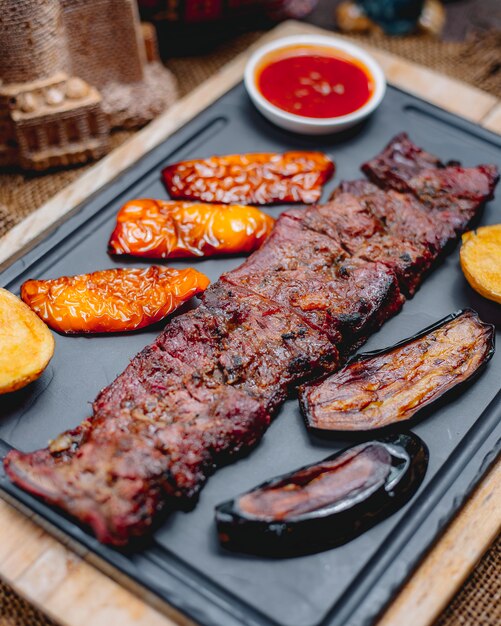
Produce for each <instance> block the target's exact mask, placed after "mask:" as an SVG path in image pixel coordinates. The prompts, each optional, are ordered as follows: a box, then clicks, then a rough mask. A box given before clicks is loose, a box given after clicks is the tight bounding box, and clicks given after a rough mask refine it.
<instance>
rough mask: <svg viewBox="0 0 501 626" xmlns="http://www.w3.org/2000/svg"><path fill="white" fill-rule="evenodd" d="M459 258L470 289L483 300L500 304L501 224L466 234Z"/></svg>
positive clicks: (483, 227)
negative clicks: (482, 297) (486, 299)
mask: <svg viewBox="0 0 501 626" xmlns="http://www.w3.org/2000/svg"><path fill="white" fill-rule="evenodd" d="M460 259H461V269H462V270H463V273H464V275H465V277H466V280H467V281H468V282H469V283H470V286H471V287H472V288H473V289H475V291H478V293H479V294H480V295H482V296H484V298H488V299H489V300H494V302H499V303H501V224H494V225H492V226H482V227H481V228H477V230H472V231H470V232H468V233H465V234H464V235H463V242H462V245H461V253H460Z"/></svg>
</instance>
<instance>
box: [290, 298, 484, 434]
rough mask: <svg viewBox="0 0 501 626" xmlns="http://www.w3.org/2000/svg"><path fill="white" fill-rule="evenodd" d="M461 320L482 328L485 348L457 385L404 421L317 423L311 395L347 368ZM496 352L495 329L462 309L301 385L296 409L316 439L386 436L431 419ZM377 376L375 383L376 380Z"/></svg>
mask: <svg viewBox="0 0 501 626" xmlns="http://www.w3.org/2000/svg"><path fill="white" fill-rule="evenodd" d="M462 316H468V317H469V318H470V319H473V320H474V321H475V323H476V324H477V325H478V327H481V328H483V329H484V330H485V345H484V346H479V350H481V349H483V354H482V359H481V362H480V364H479V365H478V367H477V368H476V369H475V370H474V371H472V372H471V373H470V375H469V376H467V377H466V378H464V379H463V380H461V381H460V382H456V383H455V384H453V385H452V386H450V387H448V388H447V389H445V390H444V391H442V392H441V393H440V395H438V396H437V397H435V398H433V399H432V400H431V401H429V400H428V401H426V402H423V403H421V404H420V405H419V406H417V407H416V408H415V409H413V410H411V411H408V414H407V415H406V416H405V417H404V418H399V419H397V418H395V419H393V420H387V421H386V422H385V423H382V424H381V423H379V424H378V423H368V422H365V424H364V427H361V422H362V419H360V420H359V421H358V420H357V419H356V418H354V419H353V421H352V422H349V420H347V421H346V423H345V424H343V427H340V426H336V427H335V426H334V425H333V424H329V427H327V423H326V421H325V422H324V424H323V426H322V427H320V426H319V420H318V419H317V418H316V416H315V410H316V407H315V404H314V402H312V400H311V397H310V395H311V392H312V391H313V390H314V389H315V388H318V387H319V386H321V385H322V384H324V383H325V381H328V380H329V379H334V378H336V377H339V376H340V375H342V374H343V372H344V371H346V370H347V368H350V366H352V365H353V364H357V365H358V364H362V365H363V366H364V364H368V365H370V362H371V361H374V360H375V359H377V358H378V357H380V356H384V355H386V354H388V353H391V352H392V351H394V350H397V349H398V348H402V347H404V346H407V345H409V344H411V343H413V342H418V341H419V340H420V339H422V338H424V337H425V336H426V335H430V334H432V333H433V332H434V331H436V330H438V329H440V328H442V327H443V326H445V325H447V324H449V323H450V322H452V321H454V320H458V319H459V318H461V317H462ZM494 352H495V328H494V326H493V325H492V324H487V323H485V322H482V321H481V320H480V319H479V316H478V313H477V312H476V311H474V310H472V309H462V310H459V311H456V312H455V313H452V314H450V315H448V316H446V317H444V318H442V319H441V320H439V321H438V322H435V323H434V324H432V325H430V326H428V327H426V328H424V329H423V330H421V331H419V332H418V333H416V334H415V335H413V336H412V337H408V338H406V339H403V340H401V341H399V342H398V343H396V344H394V345H392V346H390V347H388V348H383V349H382V350H374V351H372V352H365V353H363V354H359V355H356V356H354V357H353V358H351V359H350V360H349V361H348V362H347V363H346V365H345V366H344V367H343V368H342V369H341V370H338V372H335V373H334V374H330V375H328V376H324V377H322V378H320V379H319V380H316V381H313V382H311V383H308V384H306V385H302V386H301V387H300V388H299V394H298V397H299V405H300V408H301V412H302V414H303V417H304V420H305V423H306V426H307V428H308V430H309V431H310V432H311V433H312V434H315V435H319V436H323V437H329V436H331V437H332V436H351V437H353V438H356V437H357V436H358V437H367V436H368V435H369V433H371V434H372V435H374V434H375V433H379V434H387V433H390V432H394V431H397V430H400V429H401V428H402V427H403V426H405V427H409V425H411V424H414V423H415V422H416V421H418V420H421V419H423V418H426V417H428V416H429V415H431V413H432V412H433V410H434V409H436V408H438V407H439V406H443V405H444V404H445V403H446V402H447V401H449V400H451V399H452V398H453V397H456V396H458V395H459V394H461V393H462V392H463V391H464V390H465V389H466V388H467V387H468V386H469V385H471V384H472V383H473V382H474V381H475V380H476V379H477V377H478V376H479V375H480V374H481V373H482V372H483V371H484V369H485V368H486V366H487V364H488V362H489V361H490V359H491V358H492V356H493V355H494ZM376 378H377V377H376V376H375V377H374V380H376ZM367 381H368V382H371V380H370V378H367Z"/></svg>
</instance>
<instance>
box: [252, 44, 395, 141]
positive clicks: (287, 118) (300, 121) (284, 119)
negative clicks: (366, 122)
mask: <svg viewBox="0 0 501 626" xmlns="http://www.w3.org/2000/svg"><path fill="white" fill-rule="evenodd" d="M301 45H306V46H321V47H322V48H332V50H333V51H334V52H336V51H338V52H340V53H341V55H343V56H348V57H352V58H353V59H356V60H358V61H360V62H361V63H362V64H363V65H365V67H366V68H367V69H368V70H369V72H370V74H371V75H372V77H373V79H374V91H373V93H372V95H371V97H370V98H369V100H368V101H367V102H366V103H365V104H364V105H363V106H362V107H361V108H360V109H357V110H356V111H353V113H349V114H348V115H340V116H338V117H327V118H313V117H305V116H302V115H295V114H294V113H288V112H287V111H284V110H283V109H280V108H279V107H277V106H275V105H274V104H271V102H269V101H268V100H267V99H266V98H265V97H264V96H263V95H262V94H261V92H260V91H259V89H258V88H257V75H256V74H257V70H258V69H259V68H260V67H261V65H262V63H263V60H264V59H265V57H266V56H267V55H268V54H270V53H272V52H275V51H276V50H280V49H282V48H289V47H290V46H301ZM270 56H272V55H270ZM244 82H245V87H246V89H247V92H248V94H249V96H250V98H251V100H252V102H253V103H254V104H255V105H256V107H257V108H258V110H259V111H260V112H261V113H262V114H263V115H264V116H265V117H266V118H268V119H269V120H270V121H271V122H273V123H274V124H276V125H277V126H280V127H282V128H285V129H286V130H291V131H293V132H296V133H302V134H304V135H325V134H329V133H335V132H339V131H342V130H346V129H347V128H350V127H351V126H354V125H355V124H358V123H359V122H361V121H362V120H363V119H364V118H366V117H367V116H368V115H370V114H371V113H372V112H373V111H374V110H375V109H376V108H377V107H378V106H379V104H380V103H381V100H382V99H383V96H384V94H385V91H386V79H385V76H384V73H383V70H382V69H381V67H380V66H379V65H378V63H376V61H375V60H374V59H373V58H372V57H371V56H370V54H368V53H367V52H365V51H364V50H362V48H359V47H358V46H355V45H353V44H351V43H347V42H346V41H343V40H342V39H340V38H339V37H335V36H332V37H331V36H324V35H296V36H293V37H283V38H282V39H277V40H276V41H273V42H271V43H269V44H267V45H264V46H262V47H260V48H259V49H258V50H256V52H254V54H253V55H252V56H251V58H250V59H249V61H248V62H247V65H246V67H245V76H244Z"/></svg>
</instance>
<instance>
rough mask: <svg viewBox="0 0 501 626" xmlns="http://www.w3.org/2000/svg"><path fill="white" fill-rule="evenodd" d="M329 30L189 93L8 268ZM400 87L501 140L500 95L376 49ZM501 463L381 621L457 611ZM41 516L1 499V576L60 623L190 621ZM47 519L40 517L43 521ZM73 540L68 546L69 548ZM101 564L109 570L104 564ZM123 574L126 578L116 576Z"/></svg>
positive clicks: (20, 236) (28, 223) (99, 170)
mask: <svg viewBox="0 0 501 626" xmlns="http://www.w3.org/2000/svg"><path fill="white" fill-rule="evenodd" d="M312 32H313V33H324V34H325V31H322V30H321V29H318V28H315V27H312V26H308V25H304V24H300V23H297V22H288V23H285V24H282V25H281V26H279V27H277V28H276V29H274V30H273V31H272V32H270V33H269V34H268V35H266V36H265V37H263V38H262V39H261V40H259V41H258V42H257V43H256V44H255V46H253V47H252V48H251V49H250V50H249V51H247V52H245V53H244V54H243V55H241V56H239V57H238V58H237V59H235V60H234V61H233V62H232V63H230V64H229V65H227V66H226V67H225V68H224V69H223V70H221V71H220V72H219V73H218V74H217V75H215V76H214V77H212V78H210V79H209V80H208V81H206V82H205V83H204V84H203V85H201V86H200V87H199V88H197V89H196V90H195V91H194V92H192V93H191V94H190V95H189V96H187V97H186V98H184V99H183V100H182V101H181V102H179V103H177V104H176V105H175V106H174V107H172V108H171V109H170V110H169V111H168V112H166V113H165V114H163V115H162V116H161V117H159V118H158V119H157V120H156V121H155V122H153V123H152V124H150V125H149V126H148V127H147V128H145V129H144V130H142V131H141V132H139V133H137V134H136V135H135V136H134V137H133V138H132V139H131V140H130V141H129V142H127V143H126V144H124V145H123V146H121V147H120V148H118V149H117V150H115V151H114V152H113V153H111V154H110V155H109V156H108V157H106V158H105V159H103V160H102V161H101V162H99V163H98V164H96V165H95V166H94V167H93V168H91V169H90V170H88V171H87V172H86V173H85V174H84V175H83V176H82V177H81V178H80V179H79V180H77V181H76V182H74V183H73V184H71V185H69V186H68V187H67V188H65V189H64V190H63V191H61V192H60V193H59V194H57V195H56V196H55V197H54V198H53V199H51V200H50V201H49V202H48V203H46V204H45V205H44V206H43V207H41V208H40V209H39V210H38V211H36V212H35V213H33V214H32V215H30V216H29V217H28V218H27V219H26V220H25V221H23V222H22V223H21V224H19V225H18V226H16V227H15V228H14V229H12V230H11V231H10V232H9V233H8V234H7V235H6V236H5V237H4V238H3V239H1V240H0V263H1V264H2V266H3V267H6V266H7V265H9V264H10V263H11V262H12V261H13V260H14V259H15V258H18V257H19V256H20V255H21V254H22V253H24V252H25V251H26V249H27V248H29V247H30V246H32V245H34V243H36V242H37V241H39V240H40V239H41V238H42V237H43V235H44V234H45V233H46V232H47V231H48V230H50V229H53V228H54V227H55V226H56V225H57V224H58V223H60V222H62V221H64V219H65V218H66V217H68V216H69V215H70V214H71V213H72V211H73V210H74V209H75V208H76V207H77V206H78V204H79V203H81V202H82V201H84V200H85V199H87V198H88V197H89V196H90V195H92V194H93V193H94V192H95V191H97V190H98V189H99V188H100V187H101V186H102V185H104V184H105V183H107V182H109V181H110V180H112V179H114V178H115V177H117V176H118V175H119V174H120V173H121V172H122V171H123V170H125V169H126V168H127V167H129V166H131V165H133V163H134V162H135V161H136V160H137V159H139V158H140V157H141V156H143V155H144V154H145V153H147V152H148V151H149V150H151V149H152V148H153V147H154V146H156V145H158V144H159V143H161V142H162V141H163V140H165V138H166V137H168V136H169V135H170V134H172V132H174V131H175V130H177V129H178V128H179V127H180V126H182V125H183V124H184V123H186V122H187V121H189V120H190V119H191V118H193V117H194V116H195V115H197V114H198V113H199V112H200V111H202V110H203V109H205V108H206V107H207V106H208V105H210V104H211V103H212V102H213V101H215V100H216V99H217V98H218V97H219V96H221V95H222V94H223V93H225V92H226V91H227V90H228V89H229V88H231V87H232V86H234V85H235V84H237V83H238V82H239V81H240V80H241V78H242V74H243V68H244V65H245V61H246V59H247V58H248V56H249V54H250V53H251V52H252V50H253V49H254V48H255V47H257V46H259V45H261V44H262V43H264V42H265V41H269V40H270V39H274V38H277V37H282V36H287V35H291V34H300V33H312ZM370 52H371V53H372V54H373V55H374V56H375V57H376V59H377V60H378V61H379V62H380V64H381V65H382V67H383V69H384V70H385V72H386V75H387V77H388V80H389V82H390V83H392V84H393V85H395V86H398V87H400V88H402V89H404V90H406V91H409V92H411V93H413V94H415V95H418V96H420V97H421V98H424V99H426V100H428V101H430V102H432V103H433V104H436V105H438V106H440V107H442V108H444V109H447V110H449V111H451V112H453V113H456V114H459V115H461V116H463V117H466V118H468V119H470V120H472V121H474V122H476V123H479V124H482V125H484V126H485V127H487V128H489V129H491V130H494V131H496V132H500V133H501V103H500V102H499V101H497V100H496V98H494V97H492V96H490V95H488V94H486V93H484V92H481V91H479V90H477V89H475V88H472V87H469V86H467V85H465V84H463V83H460V82H458V81H455V80H452V79H450V78H447V77H444V76H441V75H440V74H437V73H436V72H433V71H431V70H428V69H425V68H422V67H419V66H417V65H415V64H413V63H410V62H408V61H404V60H402V59H399V58H398V57H395V56H393V55H391V54H388V53H385V52H381V51H379V50H374V49H370ZM500 493H501V463H498V464H497V465H496V466H494V467H493V468H492V469H491V471H490V473H489V474H488V475H487V476H486V478H485V479H484V480H483V481H482V483H481V484H480V485H479V487H478V488H477V489H476V491H475V492H474V494H473V495H472V497H471V498H470V499H469V501H468V502H467V503H466V505H465V506H464V507H463V509H462V510H461V512H460V514H459V515H458V516H457V517H456V519H455V520H454V521H453V522H452V524H450V526H449V528H448V529H447V531H446V532H445V533H444V535H443V537H442V539H441V540H440V541H439V542H438V543H437V544H436V545H435V547H434V548H433V550H431V551H430V552H429V554H428V556H427V557H426V558H425V560H424V561H423V562H422V564H421V566H420V567H419V568H418V569H417V571H416V572H415V574H414V576H413V577H412V579H411V580H410V581H409V582H408V584H407V585H406V586H405V588H404V589H403V590H402V591H401V593H400V595H399V596H398V597H397V599H396V600H395V601H394V602H393V604H392V605H391V606H390V607H389V609H388V610H387V611H386V613H385V615H384V616H383V617H382V619H381V620H380V622H379V624H380V625H384V626H389V625H395V626H397V625H398V626H400V625H401V624H406V623H409V616H410V615H412V624H413V626H420V625H425V624H430V623H431V622H432V621H433V620H434V619H435V618H436V616H437V615H438V614H439V613H440V611H441V610H442V609H443V608H444V606H445V605H446V604H447V602H448V601H449V599H450V598H451V596H452V595H453V594H454V593H455V591H456V590H457V589H458V587H459V586H460V585H461V583H462V582H463V581H464V579H465V578H466V576H467V575H468V574H469V572H470V571H471V570H472V569H473V567H474V566H475V563H476V562H477V561H478V559H479V558H480V557H481V555H482V554H483V553H484V551H485V550H486V549H487V548H488V546H489V545H490V543H491V542H492V541H493V539H494V538H495V537H496V534H497V533H498V531H499V528H500V525H501V498H500V497H499V496H500ZM30 518H33V514H31V513H28V514H27V515H26V516H25V515H22V514H21V513H19V512H17V511H16V510H14V509H13V508H12V507H11V506H10V505H8V504H6V503H4V502H0V536H1V537H2V541H1V542H0V576H1V577H2V578H3V579H4V580H5V581H6V582H7V583H8V584H10V585H11V586H12V587H13V588H14V589H16V590H17V591H18V592H19V593H21V594H22V595H24V596H25V597H27V599H28V600H29V601H31V602H33V603H34V604H36V605H37V606H39V607H40V608H41V609H42V610H44V611H45V612H47V613H48V614H49V615H50V616H51V617H53V618H55V619H56V620H57V621H59V622H61V623H63V624H68V626H70V625H71V626H73V625H75V626H77V625H80V624H82V625H83V624H88V623H92V624H93V626H94V625H95V626H99V625H100V624H106V625H108V624H110V623H115V622H117V623H121V624H123V625H124V626H125V625H129V624H130V625H138V626H139V625H141V626H142V625H148V626H150V625H152V626H156V625H157V624H158V625H161V624H163V625H166V624H185V623H189V620H187V619H186V618H184V617H183V616H181V615H180V614H179V613H177V612H176V611H175V610H174V609H171V608H170V607H168V606H166V605H165V603H161V602H160V601H159V600H158V598H156V597H154V596H152V595H151V596H150V595H148V596H147V597H145V592H144V590H143V589H142V588H141V589H137V590H136V591H137V593H138V594H140V597H139V595H135V593H134V591H129V590H127V589H126V588H125V587H124V586H122V584H123V585H127V586H129V587H130V580H129V579H127V580H122V581H121V582H122V584H120V581H118V582H116V581H114V580H112V579H111V578H110V577H108V576H106V575H105V574H103V573H102V572H101V571H99V570H98V569H97V568H96V567H94V566H93V564H92V560H93V559H95V557H94V556H92V555H91V553H85V552H84V553H81V554H80V555H78V556H77V555H76V554H75V553H74V552H72V550H71V549H69V548H68V547H67V539H66V538H65V537H61V540H60V541H58V540H56V539H54V538H53V537H51V536H49V535H48V534H47V533H45V531H43V530H42V529H41V528H40V527H39V526H38V525H37V523H35V521H33V519H30ZM37 521H38V520H37ZM65 543H66V545H65ZM100 567H101V568H102V567H103V564H102V563H100ZM110 574H112V575H113V576H114V577H115V576H116V571H115V570H113V572H112V571H111V570H110Z"/></svg>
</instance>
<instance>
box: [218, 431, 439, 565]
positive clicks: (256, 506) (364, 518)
mask: <svg viewBox="0 0 501 626" xmlns="http://www.w3.org/2000/svg"><path fill="white" fill-rule="evenodd" d="M427 466H428V449H427V447H426V445H425V444H424V442H423V441H422V440H421V439H419V437H417V436H416V435H414V434H411V433H409V434H399V435H392V436H389V437H385V438H383V439H379V440H374V441H368V442H365V443H362V444H359V445H356V446H353V447H351V448H346V449H345V450H342V451H341V452H337V453H336V454H334V455H332V456H330V457H328V458H327V459H325V460H324V461H321V462H320V463H315V464H313V465H308V466H306V467H302V468H301V469H299V470H297V471H294V472H291V473H290V474H285V475H283V476H279V477H277V478H273V479H272V480H270V481H268V482H265V483H263V484H262V485H259V486H258V487H256V488H255V489H252V490H251V491H248V492H247V493H244V494H242V495H240V496H238V497H237V498H235V499H234V500H230V501H228V502H225V503H224V504H220V505H219V506H218V507H217V508H216V523H217V529H218V534H219V540H220V542H221V544H222V545H223V546H224V547H225V548H228V549H230V550H234V551H239V552H247V553H251V554H260V555H268V556H278V557H279V556H282V557H283V556H297V555H301V554H308V553H312V552H319V551H321V550H328V549H329V548H333V547H335V546H338V545H341V544H343V543H346V542H347V541H349V540H351V539H353V538H355V537H357V536H358V535H360V534H361V533H363V532H364V531H365V530H367V529H368V528H370V527H371V526H373V525H374V524H376V523H377V522H379V521H381V520H382V519H384V518H386V517H387V516H388V515H390V514H391V513H393V512H395V511H396V510H397V509H399V508H400V507H401V506H403V504H405V503H406V502H407V501H408V500H409V499H410V498H411V497H412V495H413V494H414V493H415V492H416V490H417V489H418V487H419V485H420V484H421V482H422V480H423V478H424V475H425V473H426V468H427Z"/></svg>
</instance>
